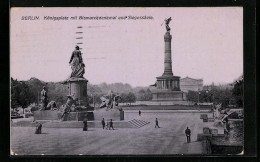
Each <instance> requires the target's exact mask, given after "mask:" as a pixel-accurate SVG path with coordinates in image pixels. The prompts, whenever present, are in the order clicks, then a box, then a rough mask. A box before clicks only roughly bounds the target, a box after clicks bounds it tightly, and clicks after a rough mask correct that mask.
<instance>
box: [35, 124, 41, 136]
mask: <svg viewBox="0 0 260 162" xmlns="http://www.w3.org/2000/svg"><path fill="white" fill-rule="evenodd" d="M36 123H37V125H36V130H35V134H42V124H41V123H40V122H36Z"/></svg>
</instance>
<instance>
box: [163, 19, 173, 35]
mask: <svg viewBox="0 0 260 162" xmlns="http://www.w3.org/2000/svg"><path fill="white" fill-rule="evenodd" d="M171 20H172V18H171V17H170V18H168V19H165V20H164V21H165V27H166V31H167V32H169V31H170V30H171V28H170V27H169V23H170V21H171Z"/></svg>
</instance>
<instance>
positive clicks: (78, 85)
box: [66, 77, 89, 107]
mask: <svg viewBox="0 0 260 162" xmlns="http://www.w3.org/2000/svg"><path fill="white" fill-rule="evenodd" d="M66 83H67V84H68V88H69V95H72V96H73V98H74V99H75V98H77V99H78V102H79V105H80V106H86V107H88V106H89V105H88V95H87V83H88V80H87V79H85V78H76V77H72V78H69V79H68V80H67V81H66Z"/></svg>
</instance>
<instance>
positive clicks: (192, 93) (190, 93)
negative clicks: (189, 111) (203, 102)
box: [187, 91, 199, 102]
mask: <svg viewBox="0 0 260 162" xmlns="http://www.w3.org/2000/svg"><path fill="white" fill-rule="evenodd" d="M198 95H199V94H198V92H196V91H188V93H187V100H188V101H193V102H198Z"/></svg>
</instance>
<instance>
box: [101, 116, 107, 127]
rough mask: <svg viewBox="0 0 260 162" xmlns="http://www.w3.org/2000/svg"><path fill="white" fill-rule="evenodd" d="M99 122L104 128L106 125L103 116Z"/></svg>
mask: <svg viewBox="0 0 260 162" xmlns="http://www.w3.org/2000/svg"><path fill="white" fill-rule="evenodd" d="M101 124H102V127H103V129H104V128H105V126H106V123H105V119H104V118H103V119H102V121H101Z"/></svg>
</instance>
